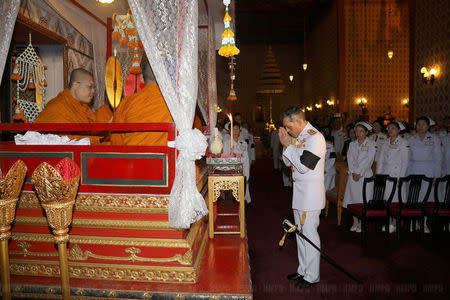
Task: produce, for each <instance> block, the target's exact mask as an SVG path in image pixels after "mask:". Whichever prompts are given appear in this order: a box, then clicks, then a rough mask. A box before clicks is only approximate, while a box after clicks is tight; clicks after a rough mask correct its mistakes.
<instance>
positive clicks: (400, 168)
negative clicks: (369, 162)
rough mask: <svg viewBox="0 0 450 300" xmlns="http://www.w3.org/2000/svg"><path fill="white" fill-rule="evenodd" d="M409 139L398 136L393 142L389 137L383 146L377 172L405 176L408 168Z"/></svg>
mask: <svg viewBox="0 0 450 300" xmlns="http://www.w3.org/2000/svg"><path fill="white" fill-rule="evenodd" d="M408 159H409V145H408V141H407V140H405V139H403V138H401V137H397V138H396V139H395V141H394V142H393V143H392V144H391V142H390V139H389V138H388V139H387V140H386V141H385V142H384V144H383V145H382V147H381V150H380V156H379V159H378V162H377V174H384V175H389V176H391V177H395V178H399V177H405V176H406V171H407V169H408Z"/></svg>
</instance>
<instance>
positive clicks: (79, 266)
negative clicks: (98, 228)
mask: <svg viewBox="0 0 450 300" xmlns="http://www.w3.org/2000/svg"><path fill="white" fill-rule="evenodd" d="M10 270H11V274H14V275H33V276H48V277H59V265H58V262H56V261H35V260H16V259H11V267H10ZM69 274H70V277H71V278H80V279H106V280H125V281H143V282H145V281H152V282H176V283H195V282H196V280H197V272H196V271H195V269H194V268H192V267H162V266H140V265H133V266H128V265H111V264H83V263H77V262H69Z"/></svg>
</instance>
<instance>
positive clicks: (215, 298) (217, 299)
mask: <svg viewBox="0 0 450 300" xmlns="http://www.w3.org/2000/svg"><path fill="white" fill-rule="evenodd" d="M209 300H219V297H218V296H217V295H212V296H211V297H210V298H209Z"/></svg>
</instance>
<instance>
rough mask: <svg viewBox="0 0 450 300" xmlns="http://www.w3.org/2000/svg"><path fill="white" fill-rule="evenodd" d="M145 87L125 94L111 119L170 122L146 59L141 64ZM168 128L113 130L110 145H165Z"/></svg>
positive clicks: (170, 117)
mask: <svg viewBox="0 0 450 300" xmlns="http://www.w3.org/2000/svg"><path fill="white" fill-rule="evenodd" d="M142 73H143V76H144V82H145V87H144V88H143V89H142V90H140V91H139V92H137V93H135V94H132V95H130V96H128V97H126V98H124V99H123V100H122V101H121V102H120V104H119V106H118V107H117V109H116V111H115V112H114V118H113V123H169V122H173V119H172V116H171V114H170V111H169V109H168V108H167V104H166V101H165V100H164V97H163V95H162V94H161V91H160V90H159V86H158V84H157V83H156V79H155V75H154V74H153V71H152V69H151V67H150V64H149V63H148V61H146V62H144V63H143V64H142ZM167 139H168V136H167V132H130V133H113V134H112V135H111V144H112V145H141V146H167Z"/></svg>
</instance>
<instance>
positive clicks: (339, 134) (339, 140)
mask: <svg viewBox="0 0 450 300" xmlns="http://www.w3.org/2000/svg"><path fill="white" fill-rule="evenodd" d="M331 136H332V137H333V138H334V149H335V150H336V152H337V153H339V154H341V153H342V149H343V148H344V141H345V138H346V134H345V132H343V131H342V130H340V129H339V130H333V131H332V132H331Z"/></svg>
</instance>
